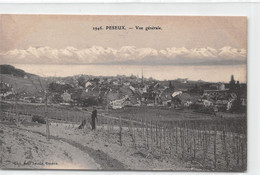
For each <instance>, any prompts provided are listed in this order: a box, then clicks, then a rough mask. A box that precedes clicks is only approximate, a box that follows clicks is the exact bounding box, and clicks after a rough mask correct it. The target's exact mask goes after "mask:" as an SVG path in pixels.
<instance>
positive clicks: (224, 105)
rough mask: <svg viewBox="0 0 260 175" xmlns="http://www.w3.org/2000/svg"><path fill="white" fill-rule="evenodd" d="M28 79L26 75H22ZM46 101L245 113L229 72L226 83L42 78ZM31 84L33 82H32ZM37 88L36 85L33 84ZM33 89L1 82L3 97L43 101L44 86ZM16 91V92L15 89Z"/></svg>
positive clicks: (241, 92)
mask: <svg viewBox="0 0 260 175" xmlns="http://www.w3.org/2000/svg"><path fill="white" fill-rule="evenodd" d="M23 79H25V80H27V79H28V77H27V76H24V77H23ZM45 80H46V83H45V84H46V89H47V91H48V98H46V99H47V102H48V104H58V105H66V106H70V105H71V106H78V107H89V106H106V107H108V108H110V109H121V108H124V107H138V106H164V107H167V108H174V109H178V110H181V109H184V108H190V109H194V110H196V111H198V112H204V113H214V112H218V111H221V112H239V113H242V112H243V113H245V112H246V106H247V101H246V99H247V97H246V84H242V83H241V84H240V83H239V81H235V78H234V76H233V75H231V78H230V82H229V83H221V82H219V83H208V82H203V81H189V80H188V79H176V80H171V81H167V80H165V81H157V80H155V79H153V78H149V79H147V78H144V76H143V72H142V77H141V78H139V77H137V76H134V75H131V76H128V77H127V76H115V77H101V76H100V77H94V76H88V75H77V76H73V77H65V78H56V77H49V78H45ZM32 85H34V83H33V82H32ZM36 89H37V88H36ZM37 90H38V91H37V92H35V93H32V92H26V90H24V91H21V92H19V93H20V94H19V96H17V95H15V92H14V88H13V86H12V85H11V84H8V83H6V82H1V94H0V97H1V99H2V100H14V99H15V98H16V99H17V100H18V101H20V102H24V103H44V101H45V98H44V89H37ZM16 94H17V92H16Z"/></svg>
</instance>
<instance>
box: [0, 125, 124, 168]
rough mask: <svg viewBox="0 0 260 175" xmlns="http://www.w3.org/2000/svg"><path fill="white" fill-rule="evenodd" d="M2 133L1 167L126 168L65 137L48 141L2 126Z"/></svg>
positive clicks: (104, 155) (11, 127)
mask: <svg viewBox="0 0 260 175" xmlns="http://www.w3.org/2000/svg"><path fill="white" fill-rule="evenodd" d="M0 131H1V133H3V138H2V137H1V138H0V148H1V152H2V153H3V155H1V159H0V165H1V168H7V169H8V168H18V169H30V168H36V169H42V168H50V169H106V170H112V169H113V170H122V169H124V165H123V164H122V163H121V162H119V161H117V160H115V159H113V158H111V157H110V156H108V155H107V154H105V153H104V152H103V151H101V150H94V149H92V148H89V147H88V146H83V145H82V144H80V143H77V142H75V141H72V140H69V139H66V138H60V137H57V136H51V138H50V140H49V141H46V138H45V134H43V133H41V132H38V131H32V130H28V129H25V128H18V127H16V126H14V125H8V126H7V125H3V124H1V123H0ZM57 159H59V160H57Z"/></svg>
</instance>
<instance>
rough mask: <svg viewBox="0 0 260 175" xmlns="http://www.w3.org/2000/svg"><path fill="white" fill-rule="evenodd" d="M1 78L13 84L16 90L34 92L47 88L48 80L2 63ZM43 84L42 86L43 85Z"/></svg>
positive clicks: (0, 68) (4, 81) (2, 80)
mask: <svg viewBox="0 0 260 175" xmlns="http://www.w3.org/2000/svg"><path fill="white" fill-rule="evenodd" d="M0 80H1V82H3V83H6V84H9V85H11V87H13V88H14V90H15V91H21V92H27V93H29V94H34V93H36V92H38V91H41V90H42V87H43V88H46V86H47V83H46V81H45V80H44V79H43V78H41V77H39V76H37V75H34V74H30V73H27V72H25V71H23V70H21V69H17V68H15V67H14V66H11V65H0ZM41 86H42V87H41Z"/></svg>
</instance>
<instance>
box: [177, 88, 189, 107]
mask: <svg viewBox="0 0 260 175" xmlns="http://www.w3.org/2000/svg"><path fill="white" fill-rule="evenodd" d="M173 96H174V97H173V103H174V105H177V106H178V105H182V106H185V107H189V106H190V105H191V104H192V103H193V102H192V101H191V100H192V97H191V95H190V94H188V93H182V91H178V92H175V93H173Z"/></svg>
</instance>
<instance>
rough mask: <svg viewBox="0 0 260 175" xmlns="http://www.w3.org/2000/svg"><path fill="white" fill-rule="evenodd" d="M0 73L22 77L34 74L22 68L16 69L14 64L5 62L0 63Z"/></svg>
mask: <svg viewBox="0 0 260 175" xmlns="http://www.w3.org/2000/svg"><path fill="white" fill-rule="evenodd" d="M0 74H7V75H13V76H16V77H22V78H24V77H25V76H35V75H34V74H30V73H27V72H25V71H24V70H21V69H17V68H15V67H14V66H11V65H7V64H3V65H0Z"/></svg>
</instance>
